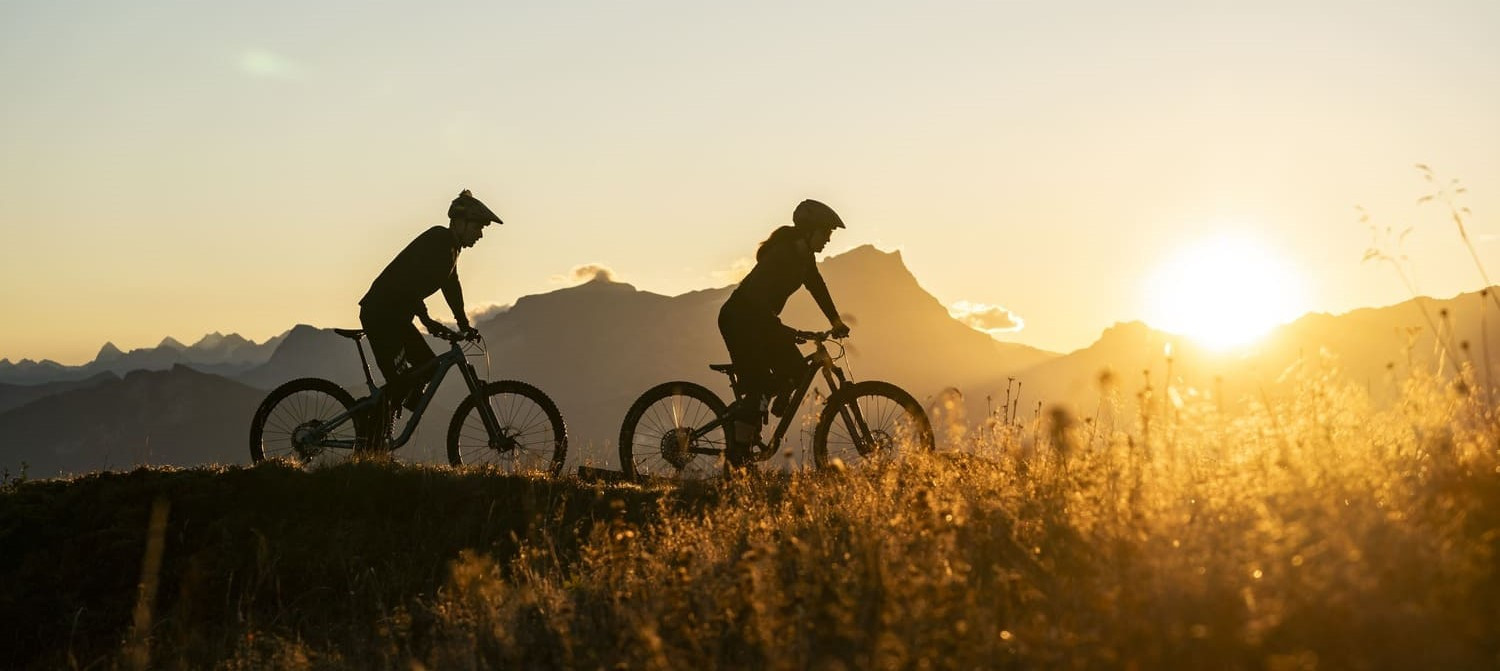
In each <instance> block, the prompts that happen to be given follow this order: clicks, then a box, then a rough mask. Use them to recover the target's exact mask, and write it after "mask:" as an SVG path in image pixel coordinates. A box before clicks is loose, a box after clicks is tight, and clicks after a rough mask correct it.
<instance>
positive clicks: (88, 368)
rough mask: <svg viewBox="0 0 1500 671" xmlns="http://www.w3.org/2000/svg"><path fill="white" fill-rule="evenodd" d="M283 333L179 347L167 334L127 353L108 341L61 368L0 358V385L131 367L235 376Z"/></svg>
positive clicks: (263, 356)
mask: <svg viewBox="0 0 1500 671" xmlns="http://www.w3.org/2000/svg"><path fill="white" fill-rule="evenodd" d="M285 337H286V334H285V333H283V334H282V335H279V336H276V337H274V338H271V339H269V340H267V341H265V342H263V343H255V342H252V341H250V340H246V339H245V338H244V337H242V336H240V335H239V334H236V333H231V334H229V335H224V334H222V333H218V332H214V333H210V334H208V335H206V336H203V337H202V338H201V339H199V340H198V342H195V343H193V344H192V345H184V344H182V343H181V342H179V341H177V339H175V338H172V337H170V336H168V337H166V338H163V339H162V341H161V343H159V344H157V346H155V347H143V348H140V349H133V350H130V351H128V352H125V351H121V350H120V348H118V347H116V346H115V344H114V343H112V342H107V343H104V346H103V347H100V348H99V353H98V354H96V355H95V356H94V360H93V361H90V362H88V363H86V364H84V365H82V366H65V365H63V364H60V363H57V362H56V361H52V360H50V359H44V360H42V361H33V360H31V359H22V360H20V361H15V362H12V361H11V360H10V359H0V384H10V385H36V384H43V383H47V382H62V381H68V380H84V379H88V378H92V377H95V376H97V375H99V374H100V373H114V374H115V375H123V374H125V373H128V372H130V371H134V370H167V369H169V368H171V367H173V366H176V365H179V364H181V365H186V366H190V367H192V368H194V369H196V370H200V371H203V372H208V373H216V374H219V375H224V376H235V375H238V374H240V373H243V372H245V371H248V370H250V369H251V368H254V367H256V366H258V365H260V364H263V363H265V362H266V361H267V360H269V359H270V358H271V355H272V354H273V353H275V351H276V349H277V348H278V347H279V346H280V345H281V341H282V340H283V339H284V338H285Z"/></svg>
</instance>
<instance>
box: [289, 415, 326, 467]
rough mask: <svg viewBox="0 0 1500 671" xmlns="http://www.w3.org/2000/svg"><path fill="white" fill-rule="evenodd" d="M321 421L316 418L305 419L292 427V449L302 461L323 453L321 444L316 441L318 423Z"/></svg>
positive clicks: (310, 459)
mask: <svg viewBox="0 0 1500 671" xmlns="http://www.w3.org/2000/svg"><path fill="white" fill-rule="evenodd" d="M321 423H322V422H319V421H317V420H312V421H307V422H303V423H301V424H299V425H297V428H295V429H292V450H293V451H294V452H296V453H297V457H298V458H300V459H302V460H303V461H312V460H313V458H315V457H317V456H318V455H319V454H322V453H323V446H321V445H319V444H318V443H317V442H316V441H317V440H318V438H319V436H318V433H317V429H318V425H319V424H321Z"/></svg>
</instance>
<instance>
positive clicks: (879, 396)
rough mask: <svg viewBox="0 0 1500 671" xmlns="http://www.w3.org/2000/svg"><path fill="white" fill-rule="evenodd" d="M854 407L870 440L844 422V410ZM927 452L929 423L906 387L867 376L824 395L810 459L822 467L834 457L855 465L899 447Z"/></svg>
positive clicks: (930, 447)
mask: <svg viewBox="0 0 1500 671" xmlns="http://www.w3.org/2000/svg"><path fill="white" fill-rule="evenodd" d="M849 408H858V409H859V410H860V413H859V415H860V416H861V417H863V418H864V421H865V424H866V425H867V426H869V428H870V431H871V433H872V436H873V441H865V440H862V439H859V438H857V436H856V432H855V431H852V430H850V427H849V426H848V425H847V424H846V421H847V420H846V418H845V416H844V411H845V410H846V409H849ZM903 445H905V446H909V447H910V448H912V449H914V450H917V451H923V452H931V451H932V450H933V449H934V441H933V435H932V423H931V422H930V421H929V420H928V419H927V412H926V411H924V410H923V409H922V404H921V403H918V402H917V399H915V398H913V397H912V395H911V394H908V393H907V392H906V390H904V389H902V388H900V387H897V386H896V385H894V384H891V383H889V382H881V381H878V380H866V381H863V382H856V383H854V384H851V385H847V386H845V387H843V388H842V389H839V390H838V392H836V393H834V394H833V395H832V396H830V397H829V398H828V404H827V405H826V406H824V408H823V413H822V415H820V416H819V417H818V425H817V428H816V429H814V432H813V460H814V462H815V463H816V464H817V466H818V468H819V469H826V468H828V467H829V465H830V464H831V463H832V462H833V460H834V459H838V460H839V461H841V462H842V463H843V464H844V465H845V466H856V465H858V464H860V463H863V462H866V461H870V460H872V459H877V458H882V459H884V458H891V457H895V456H898V455H899V452H900V448H901V447H902V446H903Z"/></svg>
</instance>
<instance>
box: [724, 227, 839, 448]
mask: <svg viewBox="0 0 1500 671" xmlns="http://www.w3.org/2000/svg"><path fill="white" fill-rule="evenodd" d="M843 227H844V222H843V220H841V219H839V215H838V214H837V213H836V212H834V211H833V208H831V207H828V206H827V205H824V204H823V203H820V202H818V201H816V200H804V201H802V202H801V203H799V204H798V205H797V209H795V210H793V211H792V225H791V226H782V227H780V228H778V229H776V230H775V231H772V232H771V236H770V237H768V238H766V240H765V242H762V243H760V248H759V249H758V250H756V252H755V268H754V269H752V270H751V271H750V274H749V275H746V276H745V279H744V280H742V281H741V282H740V285H739V286H738V287H736V288H735V290H734V293H732V294H730V295H729V300H727V301H725V302H724V307H723V308H721V309H720V310H719V332H720V333H721V334H723V336H724V345H725V347H727V348H728V349H729V358H730V360H731V361H732V362H733V363H734V369H735V373H736V376H737V377H738V379H739V386H740V389H737V390H735V392H736V395H738V396H740V397H742V398H745V402H744V403H742V404H741V405H740V412H739V414H738V415H737V416H736V417H735V422H734V427H733V431H732V433H733V434H734V435H733V436H731V441H732V443H733V447H734V449H736V450H739V451H743V450H745V449H746V448H748V446H750V445H752V444H753V443H754V441H755V440H756V439H757V438H758V437H759V435H760V413H761V411H763V410H765V409H766V408H767V403H768V401H769V400H770V399H773V398H774V399H775V400H774V402H771V403H770V410H771V411H772V412H774V413H776V414H778V415H779V414H781V413H782V412H784V410H785V408H784V407H783V406H784V405H785V403H786V396H787V394H788V393H789V392H790V391H791V390H792V389H793V388H794V387H795V386H796V384H797V376H798V375H799V374H800V373H801V372H802V371H803V369H804V368H805V367H806V366H804V365H803V362H802V352H801V351H800V350H798V349H797V343H796V340H795V333H796V331H795V330H794V329H792V328H791V327H788V326H787V325H785V324H782V323H781V319H780V315H781V310H782V308H784V307H786V301H787V299H788V298H790V297H791V295H792V292H795V291H796V290H797V289H799V288H801V287H804V286H805V287H807V291H808V293H810V294H812V297H813V300H814V301H816V302H817V304H818V307H819V308H820V309H822V311H823V314H824V315H826V316H827V317H828V323H829V324H832V325H833V331H834V336H835V337H843V336H846V335H848V334H849V327H848V326H846V325H844V321H843V319H841V318H840V317H839V313H838V310H837V309H835V308H834V307H833V298H832V297H831V296H829V295H828V285H827V284H825V283H824V282H823V276H822V275H821V274H819V273H818V264H817V260H816V259H815V258H813V255H814V254H816V253H818V252H821V251H823V248H824V247H825V246H827V245H828V240H829V238H831V237H832V236H833V229H835V228H843Z"/></svg>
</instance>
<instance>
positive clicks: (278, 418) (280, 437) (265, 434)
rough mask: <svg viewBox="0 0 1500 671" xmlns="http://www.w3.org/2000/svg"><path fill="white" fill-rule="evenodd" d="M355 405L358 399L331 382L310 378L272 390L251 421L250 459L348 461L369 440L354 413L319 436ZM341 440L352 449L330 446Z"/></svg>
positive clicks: (312, 462) (323, 463)
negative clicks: (331, 443)
mask: <svg viewBox="0 0 1500 671" xmlns="http://www.w3.org/2000/svg"><path fill="white" fill-rule="evenodd" d="M353 407H354V397H353V396H350V395H349V392H347V391H344V388H343V387H340V386H338V385H336V384H334V383H332V382H329V381H328V380H324V379H321V378H315V377H305V378H300V379H296V380H292V381H291V382H288V383H286V384H283V385H281V386H280V387H277V388H276V389H274V390H272V391H271V393H270V394H268V395H267V396H266V399H265V400H264V401H261V403H260V407H259V408H257V409H256V410H255V417H254V418H253V419H251V420H250V461H251V462H253V463H259V462H261V461H265V460H266V459H287V460H290V461H293V462H295V463H297V464H299V465H302V466H307V467H312V466H329V465H333V464H336V463H340V462H343V461H347V460H348V459H349V457H350V456H351V455H353V453H354V450H353V449H352V446H354V445H357V444H363V443H364V442H365V441H366V440H367V439H368V438H367V436H366V435H365V431H364V430H363V426H362V422H359V421H357V418H355V417H349V418H347V419H345V420H344V421H343V422H342V423H340V424H339V425H338V426H335V427H331V428H327V429H326V433H323V434H322V435H321V436H319V435H318V430H319V429H322V428H323V427H322V424H323V423H324V422H327V421H328V420H330V419H333V418H334V417H337V416H339V415H341V414H344V413H345V412H348V411H349V410H350V409H351V408H353ZM330 442H338V443H340V444H341V445H348V446H350V447H342V446H337V447H336V446H333V445H329V444H328V443H330Z"/></svg>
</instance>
